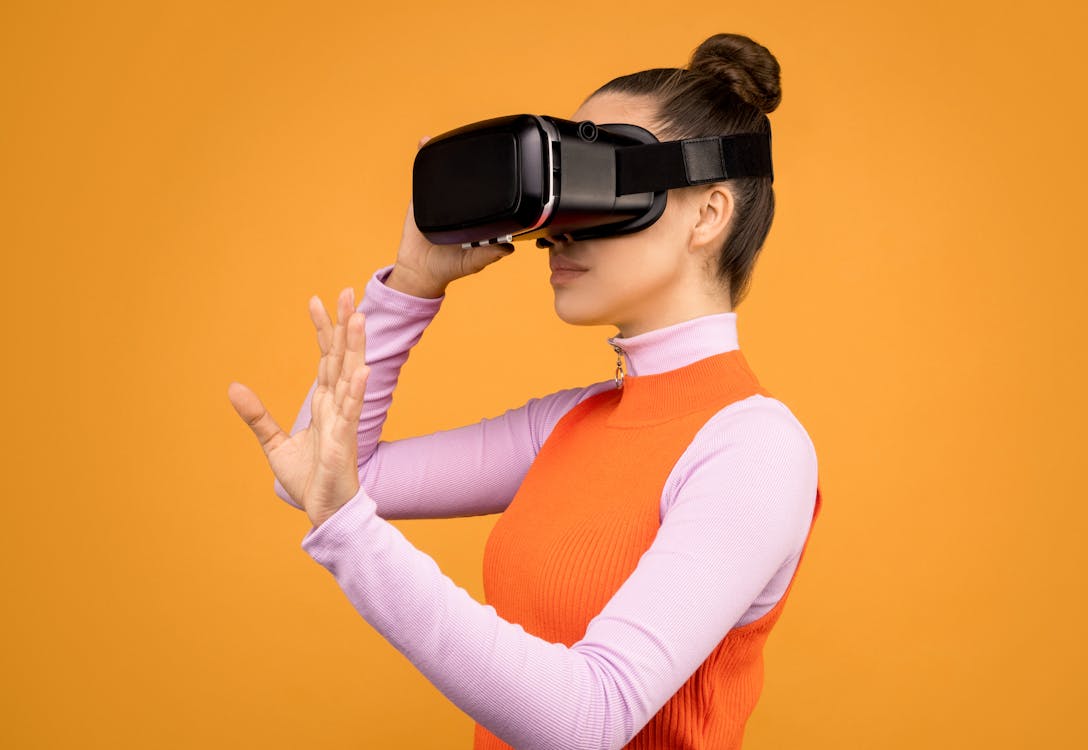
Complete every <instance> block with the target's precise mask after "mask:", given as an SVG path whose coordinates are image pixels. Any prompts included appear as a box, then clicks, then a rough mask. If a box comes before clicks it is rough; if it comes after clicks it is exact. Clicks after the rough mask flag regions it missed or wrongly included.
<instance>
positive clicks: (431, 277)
mask: <svg viewBox="0 0 1088 750" xmlns="http://www.w3.org/2000/svg"><path fill="white" fill-rule="evenodd" d="M428 140H430V136H424V137H423V138H421V139H420V141H419V144H418V145H417V146H416V148H417V149H419V148H423V144H424V143H426V142H427V141H428ZM513 250H514V244H513V243H512V242H506V243H503V244H498V245H483V246H482V247H472V248H469V249H467V250H466V249H465V248H462V247H461V245H460V243H458V244H455V245H434V244H431V242H430V241H429V240H428V239H427V238H426V237H424V236H423V233H422V232H420V231H419V227H418V226H416V217H415V205H414V203H413V201H412V200H409V201H408V214H407V216H405V217H404V234H403V235H402V237H401V241H400V249H399V250H397V260H396V264H395V265H394V267H393V271H392V272H391V273H390V275H389V277H388V278H387V279H386V284H388V285H390V286H395V287H400V288H402V289H406V290H407V289H410V290H413V291H412V292H411V293H414V294H416V296H422V297H441V296H442V295H443V294H445V292H446V286H447V285H448V284H449V283H450V282H451V281H453V280H454V279H459V278H461V277H462V276H468V275H470V274H474V273H479V272H480V271H482V270H483V269H484V268H485V267H486V266H489V265H491V264H492V263H494V262H495V261H497V260H498V259H499V258H505V257H506V256H507V255H510V254H511V253H512V252H513ZM394 277H395V278H394ZM390 282H393V283H392V284H390Z"/></svg>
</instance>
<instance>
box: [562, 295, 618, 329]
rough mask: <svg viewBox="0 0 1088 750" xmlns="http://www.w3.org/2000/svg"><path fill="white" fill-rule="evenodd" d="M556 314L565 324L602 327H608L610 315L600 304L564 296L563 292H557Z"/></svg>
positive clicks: (572, 296)
mask: <svg viewBox="0 0 1088 750" xmlns="http://www.w3.org/2000/svg"><path fill="white" fill-rule="evenodd" d="M555 314H556V315H558V316H559V319H560V320H562V321H563V322H564V323H569V324H571V325H573V326H600V325H608V324H609V322H610V320H609V315H608V314H607V310H606V309H605V308H604V307H603V306H602V305H600V304H593V303H592V302H591V301H588V300H581V299H576V298H574V295H571V296H570V297H566V296H564V291H563V290H558V289H557V290H556V291H555Z"/></svg>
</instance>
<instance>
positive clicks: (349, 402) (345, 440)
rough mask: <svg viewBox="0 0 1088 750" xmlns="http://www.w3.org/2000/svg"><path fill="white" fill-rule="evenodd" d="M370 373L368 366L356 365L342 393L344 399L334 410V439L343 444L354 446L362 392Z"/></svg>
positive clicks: (361, 407)
mask: <svg viewBox="0 0 1088 750" xmlns="http://www.w3.org/2000/svg"><path fill="white" fill-rule="evenodd" d="M369 374H370V367H368V366H367V365H362V364H361V365H360V366H359V367H357V368H356V369H355V370H354V372H353V373H352V376H351V378H350V380H349V381H348V388H347V390H346V392H345V394H344V400H343V401H342V402H341V403H340V405H339V407H338V408H337V410H336V415H337V419H336V424H335V426H334V427H333V430H334V431H335V433H336V440H337V441H338V442H340V443H341V444H343V445H350V446H354V445H355V444H356V440H358V428H359V415H360V414H361V413H362V409H363V394H364V393H366V379H367V376H368V375H369Z"/></svg>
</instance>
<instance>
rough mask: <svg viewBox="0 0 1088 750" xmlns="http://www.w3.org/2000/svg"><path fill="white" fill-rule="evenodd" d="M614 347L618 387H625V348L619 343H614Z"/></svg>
mask: <svg viewBox="0 0 1088 750" xmlns="http://www.w3.org/2000/svg"><path fill="white" fill-rule="evenodd" d="M612 348H613V349H615V350H616V387H617V388H622V387H623V349H621V348H620V347H619V346H618V345H616V344H612Z"/></svg>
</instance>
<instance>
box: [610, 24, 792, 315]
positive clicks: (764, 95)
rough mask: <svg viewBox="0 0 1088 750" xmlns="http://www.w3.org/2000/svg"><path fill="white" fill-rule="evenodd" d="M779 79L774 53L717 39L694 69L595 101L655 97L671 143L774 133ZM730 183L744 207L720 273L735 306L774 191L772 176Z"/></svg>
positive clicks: (641, 81)
mask: <svg viewBox="0 0 1088 750" xmlns="http://www.w3.org/2000/svg"><path fill="white" fill-rule="evenodd" d="M779 78H780V70H779V67H778V60H776V59H775V57H774V55H772V54H771V53H770V51H769V50H768V49H767V48H766V47H764V46H763V45H761V44H759V43H757V42H755V41H753V40H752V39H750V38H748V37H746V36H743V35H741V34H715V35H714V36H712V37H710V38H709V39H707V40H706V41H704V42H703V43H702V44H700V45H699V46H698V47H696V48H695V51H694V52H692V55H691V61H690V63H689V64H688V67H687V68H653V69H651V70H644V71H641V72H639V73H631V74H629V75H625V76H620V77H619V78H614V79H613V80H611V81H609V82H608V83H606V84H605V85H604V86H601V87H600V88H599V89H597V90H596V91H594V92H593V94H591V95H590V98H592V97H593V96H596V95H597V94H603V93H618V94H631V95H635V96H649V97H651V98H652V99H653V100H654V101H655V102H656V104H657V115H656V118H655V120H656V122H657V123H658V127H657V128H656V134H657V136H658V138H659V139H660V140H663V141H664V140H680V139H684V138H699V137H704V136H714V135H732V134H734V133H768V134H769V133H770V132H771V123H770V120H768V119H767V115H766V113H767V112H772V111H774V109H775V108H776V107H777V106H778V103H779V102H780V101H781V100H782V90H781V83H780V80H779ZM724 183H727V184H728V185H729V187H730V189H731V190H732V193H733V197H734V200H735V204H736V205H735V209H734V215H733V219H732V226H731V228H730V229H729V231H728V232H727V234H726V237H725V242H724V244H723V246H722V250H721V253H720V254H719V255H718V264H717V268H716V273H717V277H718V279H719V280H720V281H721V282H722V283H723V284H725V285H726V286H727V287H728V288H729V296H730V304H731V306H732V307H734V308H735V307H736V306H737V304H738V303H739V302H740V301H741V300H743V299H744V297H745V296H746V295H747V293H748V285H749V282H750V279H751V274H752V269H753V267H754V266H755V262H756V256H757V255H759V251H760V248H762V247H763V241H764V240H765V239H766V237H767V233H768V232H769V231H770V229H771V221H772V220H773V218H774V190H773V189H772V187H771V178H770V177H735V178H730V179H728V180H725V181H724ZM698 187H700V188H702V187H705V186H702V185H700V186H698ZM679 189H680V190H684V189H686V188H679Z"/></svg>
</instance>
